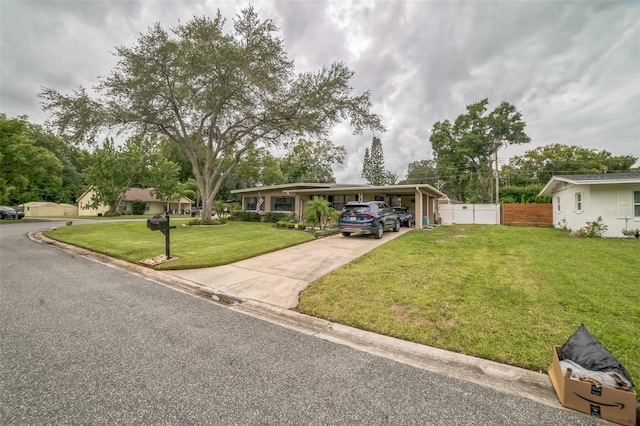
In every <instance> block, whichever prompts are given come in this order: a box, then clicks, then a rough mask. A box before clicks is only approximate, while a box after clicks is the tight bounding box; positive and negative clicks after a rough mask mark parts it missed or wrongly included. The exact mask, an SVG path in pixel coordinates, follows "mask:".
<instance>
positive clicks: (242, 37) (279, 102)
mask: <svg viewBox="0 0 640 426" xmlns="http://www.w3.org/2000/svg"><path fill="white" fill-rule="evenodd" d="M224 26H225V19H224V18H223V17H222V15H221V13H220V12H219V11H218V13H217V15H216V16H215V17H214V18H213V19H211V18H207V17H196V18H194V19H192V20H191V21H189V22H187V23H185V24H180V25H178V26H177V27H175V28H173V29H172V31H171V32H168V31H166V30H165V29H163V28H162V27H161V25H160V24H156V25H154V26H152V27H151V28H150V29H149V30H148V31H147V33H145V34H142V35H140V36H139V37H138V39H137V41H136V43H135V44H134V45H133V46H132V47H125V46H118V47H116V48H115V54H116V56H117V57H118V63H117V65H116V67H115V68H114V69H113V70H112V71H111V74H110V75H108V76H106V77H103V78H101V79H100V82H99V84H98V85H97V86H96V87H95V88H94V90H95V92H96V93H97V97H96V98H92V97H90V96H89V94H88V93H87V91H86V90H85V89H84V88H82V87H81V88H79V89H77V90H76V91H74V92H73V93H72V94H70V95H63V94H60V93H58V92H56V91H55V90H53V89H50V88H46V89H44V90H43V91H42V92H41V93H40V97H41V98H42V100H43V104H44V109H45V110H46V111H50V112H51V113H52V122H53V123H54V125H56V127H57V128H58V129H59V130H60V131H61V132H62V133H64V134H66V135H68V136H69V137H70V138H71V140H74V141H78V142H84V141H89V142H95V140H96V137H97V135H98V134H99V132H100V130H102V129H104V128H105V127H117V128H121V129H127V130H132V131H133V132H134V134H143V133H144V132H146V133H147V134H148V133H149V132H153V133H156V134H158V135H162V136H163V137H166V138H168V139H169V140H171V141H173V142H174V143H175V144H177V145H178V146H179V147H180V148H181V150H182V151H183V152H184V153H185V155H186V157H187V158H188V159H189V161H190V162H191V165H192V168H193V173H194V176H195V180H196V182H197V184H198V188H199V191H200V194H201V196H202V198H203V210H202V218H203V219H206V218H209V217H210V216H211V207H212V203H213V200H214V198H215V197H216V194H217V193H218V191H219V190H220V188H221V185H222V183H223V181H224V179H225V178H226V177H227V176H229V175H230V174H231V172H232V171H233V170H234V169H235V168H236V167H237V166H238V164H239V163H240V162H241V161H242V160H243V159H244V158H245V156H246V154H247V152H249V151H250V150H251V149H252V148H255V147H257V146H274V145H279V144H280V143H281V142H282V141H284V140H290V139H291V138H298V137H311V138H319V139H322V138H324V137H326V136H327V135H328V133H329V130H330V129H331V128H332V127H333V126H334V125H336V124H338V123H339V122H341V121H343V120H345V119H346V120H349V122H350V124H351V126H352V127H353V129H354V131H355V132H356V133H361V132H362V131H363V130H364V129H372V130H374V131H375V130H380V131H383V130H384V128H383V126H382V124H381V122H380V118H379V117H378V116H377V115H376V114H373V113H371V112H370V108H371V101H370V95H369V93H368V92H365V93H363V94H361V95H358V96H352V95H351V93H352V88H351V84H350V81H351V79H352V77H353V74H354V73H353V71H351V70H350V69H349V68H348V67H347V66H346V65H345V64H344V63H340V62H338V63H334V64H332V65H331V66H329V67H325V68H322V69H321V70H319V71H317V72H305V73H301V74H299V75H295V73H294V64H293V62H292V61H291V60H289V59H288V58H287V55H286V52H285V51H284V49H283V41H282V39H281V38H280V37H278V35H277V27H276V26H275V24H274V23H273V22H272V21H270V20H265V21H261V20H260V19H258V16H257V14H256V12H255V11H254V9H253V8H252V7H249V8H247V9H244V10H243V11H241V13H240V14H239V15H238V16H237V18H236V19H235V20H234V22H233V32H232V33H230V34H227V33H225V28H224Z"/></svg>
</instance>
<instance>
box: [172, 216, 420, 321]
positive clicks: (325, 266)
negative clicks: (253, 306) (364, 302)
mask: <svg viewBox="0 0 640 426" xmlns="http://www.w3.org/2000/svg"><path fill="white" fill-rule="evenodd" d="M410 230H413V228H400V232H386V233H385V234H384V236H383V237H382V238H381V239H379V240H376V239H375V238H373V237H372V236H370V235H357V234H356V235H352V236H351V237H348V238H345V237H343V236H342V235H333V236H331V237H325V238H320V239H318V240H314V241H311V242H308V243H304V244H300V245H297V246H294V247H289V248H286V249H284V250H278V251H276V252H273V253H268V254H263V255H261V256H256V257H253V258H250V259H245V260H241V261H240V262H235V263H231V264H229V265H224V266H216V267H213V268H201V269H188V270H181V271H165V273H166V274H169V275H173V276H175V277H179V278H182V279H185V280H189V281H192V282H194V283H197V284H200V285H204V286H206V287H209V288H211V289H214V290H216V292H222V293H226V294H229V295H231V296H236V297H239V298H242V299H250V300H257V301H260V302H264V303H269V304H272V305H275V306H279V307H282V308H286V309H292V308H295V307H296V306H298V295H299V294H300V292H301V291H302V290H304V289H305V287H306V286H307V285H308V284H309V283H310V282H312V281H314V280H316V279H318V278H320V277H321V276H323V275H325V274H327V273H328V272H331V271H332V270H334V269H336V268H339V267H340V266H342V265H344V264H346V263H349V262H351V261H352V260H354V259H356V258H358V257H360V256H362V255H363V254H365V253H366V252H368V251H370V250H372V249H374V248H375V247H378V246H379V245H381V244H384V243H386V242H387V241H390V240H392V239H394V238H396V237H398V236H400V235H402V234H404V233H405V232H408V231H410Z"/></svg>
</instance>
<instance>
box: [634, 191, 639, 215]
mask: <svg viewBox="0 0 640 426" xmlns="http://www.w3.org/2000/svg"><path fill="white" fill-rule="evenodd" d="M633 217H638V218H640V191H633Z"/></svg>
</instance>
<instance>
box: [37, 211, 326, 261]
mask: <svg viewBox="0 0 640 426" xmlns="http://www.w3.org/2000/svg"><path fill="white" fill-rule="evenodd" d="M187 221H188V220H172V221H171V224H172V225H177V226H176V229H172V230H171V256H172V257H179V259H176V260H171V261H170V262H166V263H163V264H160V265H158V266H156V267H155V269H159V270H163V269H164V270H167V269H190V268H204V267H209V266H219V265H225V264H228V263H232V262H236V261H238V260H242V259H247V258H249V257H253V256H257V255H260V254H264V253H268V252H272V251H275V250H280V249H283V248H286V247H290V246H293V245H296V244H300V243H304V242H307V241H311V240H313V239H314V237H313V236H312V235H310V234H309V233H307V232H303V231H288V230H281V229H276V228H274V227H273V226H272V224H271V223H256V222H229V223H227V224H226V225H220V226H211V227H199V226H196V227H186V226H181V224H182V223H185V222H187ZM44 235H45V236H47V237H49V238H53V239H55V240H58V241H62V242H65V243H69V244H73V245H75V246H79V247H84V248H87V249H89V250H92V251H95V252H99V253H103V254H107V255H110V256H113V257H116V258H119V259H123V260H126V261H129V262H132V263H136V262H139V261H141V260H144V259H149V258H152V257H155V256H159V255H162V254H164V253H165V237H164V235H163V234H162V233H161V232H160V231H151V230H149V229H147V224H146V222H145V221H134V222H125V221H122V222H115V223H96V224H91V225H72V226H63V227H59V228H58V229H56V230H50V231H45V232H44Z"/></svg>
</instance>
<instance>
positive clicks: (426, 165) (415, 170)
mask: <svg viewBox="0 0 640 426" xmlns="http://www.w3.org/2000/svg"><path fill="white" fill-rule="evenodd" d="M400 183H401V184H405V185H410V184H423V183H426V184H428V185H431V186H433V187H434V188H438V186H439V185H440V183H439V179H438V171H437V170H436V165H435V162H434V161H433V160H418V161H412V162H411V163H409V165H408V167H407V177H406V178H405V179H404V180H402V181H401V182H400Z"/></svg>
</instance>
